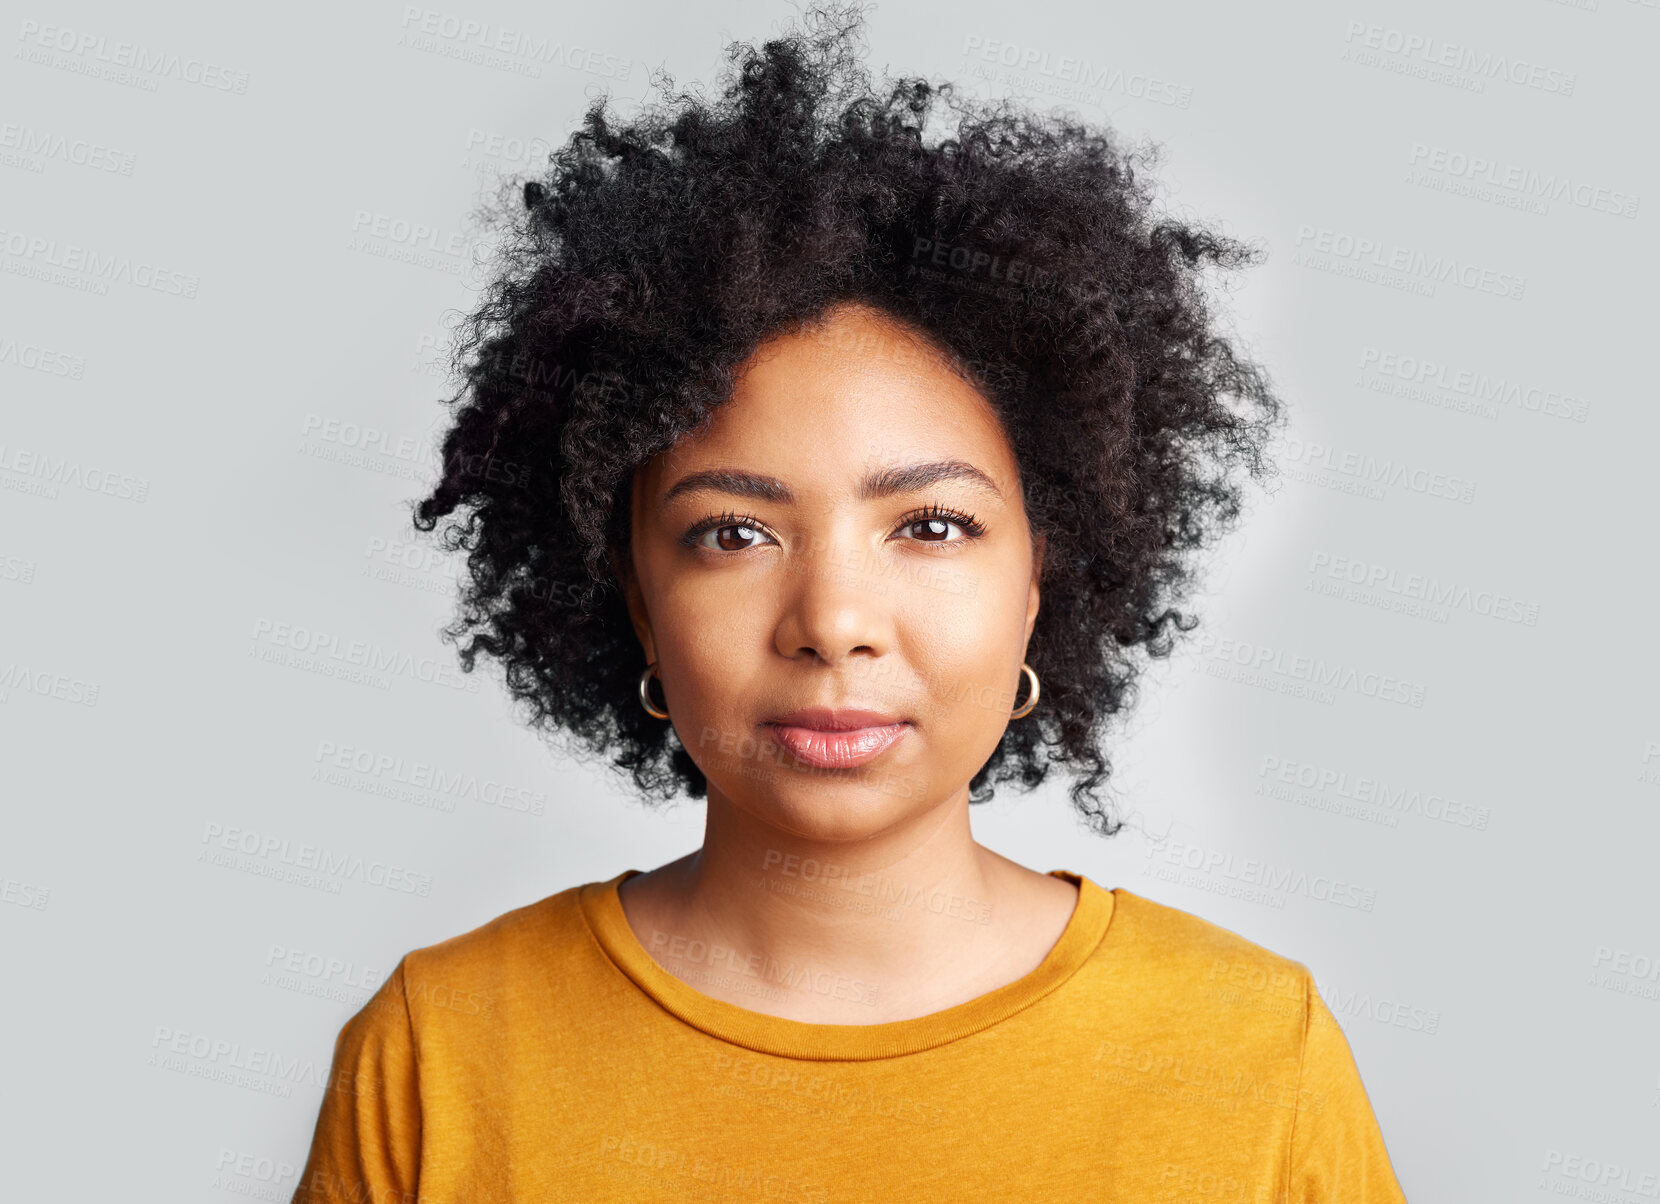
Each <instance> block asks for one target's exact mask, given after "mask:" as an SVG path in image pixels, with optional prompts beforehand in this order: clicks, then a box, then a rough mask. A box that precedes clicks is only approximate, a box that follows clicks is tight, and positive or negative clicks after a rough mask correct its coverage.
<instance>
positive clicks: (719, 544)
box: [697, 523, 767, 552]
mask: <svg viewBox="0 0 1660 1204" xmlns="http://www.w3.org/2000/svg"><path fill="white" fill-rule="evenodd" d="M711 536H713V538H714V543H713V544H711V543H710V537H711ZM766 539H767V534H766V532H765V531H762V530H761V529H760V528H759V527H751V526H749V525H747V524H745V523H727V524H726V525H725V526H723V527H711V528H709V530H707V531H705V532H704V533H703V534H702V535H701V536H699V537H698V541H697V546H699V547H702V548H708V549H709V550H710V551H712V552H742V551H743V550H744V549H745V548H754V547H759V546H760V543H759V542H751V541H764V540H766Z"/></svg>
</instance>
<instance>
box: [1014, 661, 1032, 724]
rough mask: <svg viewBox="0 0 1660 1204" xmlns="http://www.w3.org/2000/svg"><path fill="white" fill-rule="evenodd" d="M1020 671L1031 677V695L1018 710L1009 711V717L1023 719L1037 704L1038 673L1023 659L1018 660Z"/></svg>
mask: <svg viewBox="0 0 1660 1204" xmlns="http://www.w3.org/2000/svg"><path fill="white" fill-rule="evenodd" d="M1020 671H1021V672H1022V673H1024V674H1025V675H1026V676H1027V677H1029V678H1031V679H1032V696H1031V697H1030V698H1028V699H1027V700H1026V705H1025V706H1023V707H1021V708H1020V709H1019V710H1015V711H1010V712H1009V718H1010V719H1024V718H1026V716H1028V715H1030V714H1031V713H1032V708H1033V707H1035V706H1037V700H1038V693H1039V689H1038V675H1037V674H1036V673H1035V672H1033V670H1032V666H1030V665H1028V664H1027V663H1026V662H1025V661H1021V662H1020Z"/></svg>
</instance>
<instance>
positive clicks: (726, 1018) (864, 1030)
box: [577, 869, 1115, 1061]
mask: <svg viewBox="0 0 1660 1204" xmlns="http://www.w3.org/2000/svg"><path fill="white" fill-rule="evenodd" d="M640 872H641V871H640V870H635V869H630V870H624V871H623V872H622V873H620V874H618V875H617V876H616V877H615V878H612V879H610V880H609V881H606V882H590V883H588V884H587V885H585V886H583V887H581V888H580V890H579V891H578V894H577V898H578V902H579V904H580V906H581V910H582V915H583V918H584V919H585V920H586V921H587V923H588V927H589V928H590V930H592V932H593V935H594V938H595V940H596V941H598V942H599V945H600V948H601V949H602V950H603V951H604V953H605V955H606V956H607V957H608V958H610V960H611V962H612V963H613V964H614V965H615V966H616V967H617V969H618V970H620V971H621V972H622V973H623V974H625V975H626V976H627V977H628V978H629V979H631V980H632V981H633V982H634V984H635V985H636V986H638V987H639V988H640V990H642V991H644V992H645V993H646V994H647V995H648V996H650V997H651V998H652V1000H654V1001H655V1002H656V1003H657V1004H658V1005H659V1006H661V1007H662V1008H663V1009H664V1010H665V1011H667V1012H669V1013H671V1014H672V1015H674V1016H676V1017H678V1018H679V1019H681V1020H683V1021H685V1022H686V1023H687V1024H690V1025H691V1026H692V1027H694V1028H697V1029H700V1030H702V1031H703V1032H706V1033H708V1034H709V1035H711V1036H713V1037H718V1038H720V1039H721V1040H723V1041H727V1042H729V1043H731V1044H733V1045H740V1046H743V1047H745V1048H746V1049H752V1050H755V1051H757V1052H759V1053H767V1054H775V1055H778V1056H780V1057H786V1058H802V1059H809V1060H819V1061H837V1060H839V1061H866V1060H870V1059H874V1058H893V1057H900V1056H902V1055H904V1054H912V1053H919V1052H921V1051H923V1050H926V1049H932V1048H934V1047H935V1046H938V1045H944V1044H946V1043H947V1042H949V1041H956V1040H959V1039H960V1038H962V1037H966V1036H969V1035H970V1034H972V1033H977V1032H980V1031H981V1030H983V1029H987V1028H990V1027H991V1026H992V1025H994V1024H996V1023H998V1022H999V1021H1001V1020H1005V1019H1007V1018H1008V1017H1010V1016H1012V1015H1014V1014H1015V1013H1016V1012H1019V1011H1021V1010H1023V1009H1025V1008H1028V1007H1030V1006H1031V1005H1032V1004H1034V1003H1036V1002H1037V1001H1038V1000H1040V999H1042V998H1043V997H1044V996H1045V995H1048V994H1049V993H1050V992H1051V991H1054V990H1055V989H1056V988H1058V987H1059V986H1061V984H1063V983H1064V982H1066V980H1067V979H1069V978H1071V977H1072V975H1073V974H1074V973H1076V972H1077V970H1078V968H1079V967H1080V966H1082V965H1083V964H1084V962H1085V961H1087V960H1088V959H1089V956H1090V955H1091V954H1092V953H1094V952H1095V949H1096V947H1097V946H1099V945H1100V944H1101V942H1102V940H1103V939H1104V938H1105V937H1106V934H1107V927H1108V925H1109V924H1110V923H1111V922H1112V916H1113V911H1114V903H1115V896H1114V894H1113V892H1111V891H1108V890H1103V889H1102V888H1101V887H1100V886H1097V885H1096V884H1095V883H1094V882H1092V881H1090V879H1088V878H1086V877H1084V876H1083V875H1082V874H1076V873H1073V872H1071V871H1070V870H1051V871H1049V873H1050V876H1051V877H1055V878H1062V879H1065V880H1066V881H1068V882H1071V883H1072V884H1073V885H1075V886H1076V887H1077V888H1078V901H1077V903H1076V904H1075V905H1074V906H1073V909H1072V917H1071V919H1069V920H1068V921H1067V924H1066V928H1065V929H1064V930H1063V931H1062V932H1061V936H1060V939H1059V940H1058V941H1057V942H1056V943H1055V946H1054V948H1052V949H1050V951H1049V953H1048V955H1047V956H1045V957H1044V959H1043V961H1042V962H1040V963H1039V964H1038V965H1037V967H1036V968H1035V969H1033V970H1032V971H1031V972H1030V973H1028V974H1026V975H1024V976H1023V977H1021V978H1017V979H1015V980H1014V981H1013V982H1011V983H1006V984H1004V985H1003V986H1001V987H997V988H996V989H994V990H992V991H988V992H987V993H986V994H984V995H980V996H977V997H975V998H973V999H970V1000H968V1001H966V1002H964V1003H959V1004H957V1005H955V1006H953V1007H949V1008H946V1009H944V1010H943V1011H938V1012H930V1013H929V1014H928V1015H926V1016H915V1017H912V1018H910V1019H908V1020H891V1021H888V1022H886V1023H882V1024H809V1023H807V1022H805V1021H801V1020H787V1019H785V1018H783V1017H781V1016H772V1015H769V1014H767V1013H765V1012H754V1011H750V1010H749V1009H748V1008H742V1007H739V1006H738V1005H736V1004H733V1003H727V1002H726V1001H725V1000H722V999H715V998H713V997H711V996H709V995H705V994H703V993H702V992H701V991H698V990H696V989H695V988H693V987H692V986H690V985H688V984H687V983H685V982H682V981H681V980H680V979H678V978H676V977H675V976H674V975H673V974H670V973H669V972H668V971H667V970H665V969H664V968H663V967H662V966H660V965H658V963H657V960H656V959H655V958H654V957H652V956H651V954H650V953H649V952H648V951H647V950H646V947H645V946H644V945H642V944H641V943H640V940H639V938H638V937H637V936H635V935H634V930H633V928H631V927H630V926H629V923H628V916H627V914H626V913H625V912H624V911H623V906H622V900H621V899H620V898H619V897H618V894H617V888H618V887H619V886H621V885H622V884H623V883H624V882H626V881H627V880H628V879H630V878H632V877H634V876H635V875H636V874H639V873H640Z"/></svg>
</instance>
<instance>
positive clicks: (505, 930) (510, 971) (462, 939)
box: [399, 884, 594, 1028]
mask: <svg viewBox="0 0 1660 1204" xmlns="http://www.w3.org/2000/svg"><path fill="white" fill-rule="evenodd" d="M588 885H592V884H587V885H584V886H572V887H568V888H566V889H565V890H562V891H559V892H558V893H557V894H553V895H549V896H547V897H546V898H544V899H539V900H537V901H536V902H534V903H529V904H526V905H525V906H523V907H516V908H514V909H513V910H512V911H508V912H504V913H503V914H501V915H499V916H496V917H495V918H494V919H492V920H489V921H487V922H485V923H483V924H480V925H479V926H478V927H476V928H473V929H470V930H469V931H467V932H463V933H460V934H459V935H457V936H452V937H449V938H448V939H446V940H442V941H438V942H436V943H435V944H431V945H425V946H422V947H420V948H417V949H412V950H410V951H409V952H408V953H406V954H405V955H404V957H403V959H402V961H401V962H400V963H399V976H400V978H401V986H402V988H403V993H404V996H405V998H406V999H407V1001H408V1007H409V1013H410V1017H411V1020H412V1022H413V1023H414V1024H415V1025H416V1027H417V1028H419V1027H421V1026H422V1022H423V1021H426V1022H428V1023H432V1022H436V1021H449V1020H452V1019H453V1020H460V1021H463V1022H464V1021H465V1020H466V1019H467V1018H468V1017H478V1018H481V1019H490V1018H500V1017H501V1016H502V1015H503V1013H505V1012H509V1011H512V1010H514V1009H516V1008H518V1007H522V1006H525V1005H527V1004H530V1003H533V1002H534V1003H537V1004H541V1003H544V1002H545V1000H546V999H547V997H548V994H549V991H550V987H552V988H554V989H555V990H557V988H558V986H559V985H560V984H564V983H568V982H569V981H570V980H571V979H572V977H573V976H574V975H575V973H576V971H577V968H578V966H579V965H580V964H582V963H583V961H584V959H587V960H591V959H592V955H593V952H594V942H593V938H592V936H591V935H590V933H589V931H588V928H587V924H586V921H585V920H584V919H583V916H582V909H581V904H580V895H581V892H582V891H583V890H585V889H587V886H588Z"/></svg>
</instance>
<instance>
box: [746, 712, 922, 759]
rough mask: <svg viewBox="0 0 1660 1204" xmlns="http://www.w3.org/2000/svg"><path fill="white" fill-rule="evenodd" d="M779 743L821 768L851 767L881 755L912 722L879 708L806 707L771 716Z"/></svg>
mask: <svg viewBox="0 0 1660 1204" xmlns="http://www.w3.org/2000/svg"><path fill="white" fill-rule="evenodd" d="M762 726H763V727H767V728H770V729H771V730H772V734H773V736H774V738H775V739H776V740H777V741H778V743H779V744H781V745H783V746H784V747H785V748H787V749H789V750H790V752H792V753H794V754H795V757H796V759H797V760H799V761H801V762H803V763H805V764H807V765H811V766H813V767H815V768H818V769H852V768H855V767H856V766H860V765H865V764H868V763H869V762H871V761H874V760H875V759H876V758H877V757H879V756H881V755H882V754H883V753H884V752H886V751H887V750H888V749H889V748H891V747H893V745H894V744H895V743H896V742H898V740H899V739H900V738H901V737H902V736H904V734H905V733H906V732H907V731H908V730H910V726H911V725H910V722H909V721H908V720H905V719H901V718H898V717H896V716H893V715H888V714H884V713H883V712H880V711H871V710H864V709H860V708H849V707H843V708H840V709H836V710H832V709H830V708H828V707H803V708H801V709H799V710H794V711H790V712H789V713H788V714H784V715H779V716H778V717H776V718H773V719H768V720H766V721H765V722H764V723H763V724H762Z"/></svg>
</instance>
